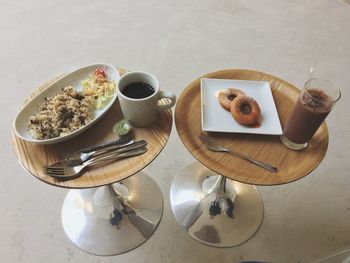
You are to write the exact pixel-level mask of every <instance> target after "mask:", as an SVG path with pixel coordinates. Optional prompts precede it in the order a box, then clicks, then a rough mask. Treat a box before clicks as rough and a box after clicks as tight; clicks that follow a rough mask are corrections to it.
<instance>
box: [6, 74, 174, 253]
mask: <svg viewBox="0 0 350 263" xmlns="http://www.w3.org/2000/svg"><path fill="white" fill-rule="evenodd" d="M118 71H119V73H120V75H123V74H125V73H126V71H125V70H124V69H119V70H118ZM56 79H58V78H55V79H54V80H52V81H49V82H47V83H45V84H44V85H42V86H41V87H39V88H38V89H36V90H35V91H34V92H33V94H32V95H31V96H30V97H29V98H28V99H27V100H30V99H31V98H33V96H35V95H36V94H37V93H38V92H41V91H42V90H44V89H45V88H47V87H48V86H49V85H50V84H51V83H53V82H54V81H55V80H56ZM121 119H123V116H122V113H121V110H120V106H119V102H118V100H116V102H115V103H114V105H113V106H112V108H111V109H110V110H109V111H108V112H107V113H106V115H105V116H104V117H103V118H102V119H101V120H99V121H98V122H97V123H96V124H94V126H92V127H91V128H89V129H88V130H87V131H85V132H84V133H82V134H81V135H78V136H77V137H75V138H73V139H70V140H68V141H65V142H61V143H57V144H53V145H38V144H32V143H30V142H26V141H24V140H22V139H20V138H18V137H16V135H15V133H14V132H13V133H12V144H13V149H14V152H15V154H16V156H17V159H18V161H19V163H20V164H21V165H22V167H23V168H24V169H25V170H26V171H28V172H29V173H30V174H32V175H33V176H35V177H36V178H38V179H39V180H41V181H43V182H45V183H48V184H51V185H54V186H58V187H64V188H71V189H73V190H70V191H69V192H68V194H67V196H66V198H65V201H64V204H63V208H62V223H63V227H64V230H65V232H66V234H67V236H68V237H69V238H70V240H71V241H72V242H73V243H74V244H75V245H76V246H78V247H79V248H81V249H83V250H85V251H86V252H89V253H91V254H95V255H116V254H120V253H123V252H126V251H129V250H131V249H133V248H135V247H137V246H139V245H141V244H142V243H143V242H145V241H146V240H147V239H149V238H150V236H151V235H152V234H153V233H154V231H155V230H156V228H157V226H158V224H159V222H160V219H161V216H162V212H163V198H162V193H161V191H160V189H159V187H158V186H157V184H156V183H155V182H154V181H153V179H151V177H149V176H148V175H146V174H145V173H143V172H140V171H141V170H142V169H143V168H145V167H146V166H147V165H148V164H150V163H151V162H152V161H153V160H154V159H155V158H156V157H157V156H158V154H160V152H161V151H162V149H163V148H164V147H165V145H166V143H167V141H168V139H169V136H170V133H171V128H172V122H173V118H172V111H171V110H166V111H163V112H162V113H161V114H160V116H159V118H158V119H157V120H156V121H155V122H154V123H153V124H151V125H150V126H148V127H145V128H135V129H133V131H132V132H133V139H134V140H135V141H137V140H146V141H147V146H146V147H147V149H148V150H147V152H146V153H145V154H142V155H139V156H135V157H131V158H127V159H122V160H118V161H116V162H109V163H106V164H103V165H97V166H92V167H89V168H87V169H85V170H84V171H83V173H82V175H81V176H80V177H78V178H75V179H72V180H60V179H57V178H53V177H50V176H48V175H46V174H45V173H44V171H43V167H44V166H47V165H49V164H52V163H55V162H57V161H59V160H60V159H62V156H63V154H65V153H67V152H73V151H75V150H78V149H82V148H86V147H90V146H93V145H97V144H102V143H107V142H110V141H113V140H117V139H118V136H117V135H116V134H115V133H113V130H112V127H113V125H114V124H115V123H116V122H118V121H120V120H121ZM133 175H135V176H133ZM116 182H117V183H116Z"/></svg>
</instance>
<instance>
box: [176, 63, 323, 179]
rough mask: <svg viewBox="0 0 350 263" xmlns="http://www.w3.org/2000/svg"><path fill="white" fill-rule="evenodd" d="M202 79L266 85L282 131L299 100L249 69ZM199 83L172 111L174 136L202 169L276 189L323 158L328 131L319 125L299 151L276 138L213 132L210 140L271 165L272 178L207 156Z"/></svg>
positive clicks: (224, 157) (223, 156)
mask: <svg viewBox="0 0 350 263" xmlns="http://www.w3.org/2000/svg"><path fill="white" fill-rule="evenodd" d="M203 77H205V78H217V79H240V80H262V81H267V82H269V83H270V86H271V90H272V95H273V98H274V101H275V104H276V108H277V112H278V115H279V118H280V121H281V124H282V127H284V125H285V122H286V118H287V116H288V113H289V112H290V110H291V109H292V107H293V105H294V103H295V101H296V100H297V98H298V95H299V93H300V90H299V89H297V88H296V87H294V86H293V85H291V84H290V83H288V82H286V81H284V80H282V79H280V78H277V77H275V76H272V75H269V74H266V73H263V72H257V71H252V70H240V69H231V70H222V71H217V72H213V73H209V74H207V75H205V76H203ZM200 94H201V92H200V78H198V79H196V80H195V81H193V82H192V83H191V84H190V85H189V86H188V87H186V89H185V90H184V91H183V92H182V93H181V95H180V97H179V99H178V102H177V105H176V109H175V125H176V129H177V132H178V134H179V136H180V138H181V140H182V142H183V144H184V145H185V146H186V148H187V149H188V150H189V152H190V153H191V154H192V155H193V156H194V157H195V158H196V159H197V160H198V161H200V162H201V163H202V164H203V165H205V166H206V167H208V168H209V169H211V170H213V171H214V172H216V173H218V174H221V175H223V176H225V177H227V178H230V179H232V180H235V181H239V182H242V183H247V184H254V185H278V184H285V183H289V182H293V181H295V180H298V179H300V178H303V177H304V176H306V175H308V174H309V173H310V172H312V171H313V170H314V169H315V168H316V167H317V166H318V165H319V164H320V163H321V161H322V159H323V158H324V156H325V154H326V151H327V147H328V129H327V125H326V123H323V124H322V125H321V127H320V128H319V129H318V131H317V132H316V134H315V135H314V137H313V138H312V139H311V141H310V142H309V146H308V147H307V148H306V149H305V150H303V151H293V150H289V149H287V148H286V147H285V146H283V145H282V143H281V142H280V139H279V136H272V135H255V134H238V133H218V132H211V133H210V136H211V137H212V138H214V139H215V140H217V141H218V142H219V143H220V144H222V145H224V146H228V147H230V148H232V149H234V150H236V151H238V152H240V153H242V154H245V155H248V156H250V157H252V158H254V159H257V160H260V161H263V162H266V163H271V164H274V165H275V166H276V167H278V169H279V172H278V173H271V172H269V171H266V170H264V169H262V168H259V167H257V166H255V165H252V164H250V163H249V162H247V161H244V160H241V159H239V158H236V157H234V156H233V155H230V154H228V153H218V152H213V151H210V150H209V149H208V148H207V147H206V146H205V145H203V143H202V142H201V141H200V140H199V139H198V135H199V134H200V132H201V96H200Z"/></svg>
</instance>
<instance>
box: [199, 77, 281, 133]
mask: <svg viewBox="0 0 350 263" xmlns="http://www.w3.org/2000/svg"><path fill="white" fill-rule="evenodd" d="M229 87H234V88H237V89H240V90H242V91H243V92H244V93H246V94H247V95H248V96H250V97H253V98H254V99H255V100H256V101H257V103H258V104H259V106H260V110H261V116H260V122H261V125H260V127H247V126H244V125H241V124H239V123H238V122H236V121H235V120H234V119H233V117H232V115H231V113H230V112H228V111H226V110H224V109H223V108H222V107H221V106H220V104H219V100H218V98H217V94H218V93H219V91H220V90H223V89H226V88H229ZM201 114H202V130H204V131H211V132H233V133H252V134H268V135H281V134H282V128H281V123H280V120H279V117H278V113H277V109H276V105H275V101H274V100H273V96H272V92H271V88H270V84H269V83H268V82H266V81H246V80H233V79H210V78H202V79H201Z"/></svg>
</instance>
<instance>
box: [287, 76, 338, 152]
mask: <svg viewBox="0 0 350 263" xmlns="http://www.w3.org/2000/svg"><path fill="white" fill-rule="evenodd" d="M340 96H341V93H340V90H339V89H338V88H337V87H336V86H335V84H334V83H332V82H331V81H329V80H326V79H320V78H312V79H310V80H308V81H307V82H306V83H305V86H304V88H303V90H302V92H301V93H300V95H299V98H298V100H297V102H296V103H295V105H294V109H293V110H292V111H291V113H290V114H289V116H288V119H287V122H286V125H285V127H284V128H283V135H282V136H281V141H282V143H283V144H284V145H285V146H286V147H287V148H289V149H292V150H302V149H305V148H306V147H307V145H308V142H309V141H310V140H311V138H312V137H313V136H314V134H315V133H316V131H317V129H318V128H319V127H320V126H321V124H322V122H323V121H324V120H325V118H326V117H327V115H328V114H329V113H330V112H331V110H332V109H333V107H334V105H335V103H336V102H337V101H338V100H339V99H340Z"/></svg>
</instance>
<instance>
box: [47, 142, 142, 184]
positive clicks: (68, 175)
mask: <svg viewBox="0 0 350 263" xmlns="http://www.w3.org/2000/svg"><path fill="white" fill-rule="evenodd" d="M145 152H147V148H146V147H142V148H138V149H135V150H132V151H128V152H125V153H115V152H112V153H108V154H105V155H103V156H99V157H93V158H91V159H90V160H88V161H86V162H84V163H83V164H80V165H72V164H71V163H69V162H67V164H66V165H65V166H61V167H59V166H51V167H44V173H45V174H47V175H49V176H52V177H56V178H60V179H73V178H76V177H78V176H79V175H80V173H81V172H82V171H83V169H84V168H86V167H88V166H92V165H96V164H101V163H105V162H109V161H116V160H119V159H122V158H127V157H131V156H136V155H140V154H143V153H145Z"/></svg>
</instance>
